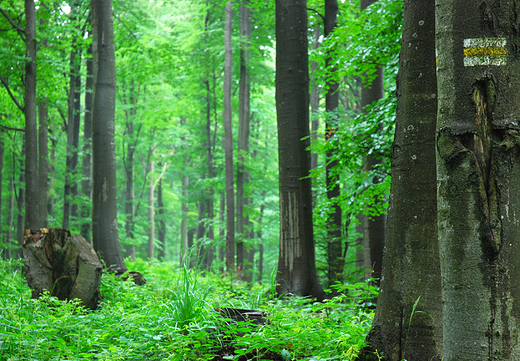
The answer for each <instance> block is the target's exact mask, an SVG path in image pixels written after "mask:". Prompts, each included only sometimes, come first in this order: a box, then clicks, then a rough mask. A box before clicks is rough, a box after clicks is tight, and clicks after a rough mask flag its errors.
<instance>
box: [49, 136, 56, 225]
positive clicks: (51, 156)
mask: <svg viewBox="0 0 520 361" xmlns="http://www.w3.org/2000/svg"><path fill="white" fill-rule="evenodd" d="M48 130H49V134H50V135H52V133H53V128H52V127H51V128H49V129H48ZM50 141H51V147H50V149H49V163H48V166H49V168H48V171H49V172H48V179H49V184H48V185H47V186H48V189H53V187H54V183H55V179H56V169H55V164H56V145H57V140H56V137H50ZM54 203H55V197H54V196H52V195H51V194H50V193H49V194H47V217H52V218H56V217H55V215H54Z"/></svg>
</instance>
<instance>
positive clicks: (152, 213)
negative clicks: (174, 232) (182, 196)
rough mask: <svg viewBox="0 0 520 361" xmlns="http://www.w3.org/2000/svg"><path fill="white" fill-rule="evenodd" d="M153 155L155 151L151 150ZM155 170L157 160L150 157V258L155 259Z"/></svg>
mask: <svg viewBox="0 0 520 361" xmlns="http://www.w3.org/2000/svg"><path fill="white" fill-rule="evenodd" d="M151 153H152V155H153V151H152V152H151ZM154 171H155V162H154V161H153V159H150V165H149V173H148V174H149V175H150V177H149V179H148V259H150V260H153V259H154V243H155V197H154V193H155V186H154V183H155V182H154V179H153V174H154Z"/></svg>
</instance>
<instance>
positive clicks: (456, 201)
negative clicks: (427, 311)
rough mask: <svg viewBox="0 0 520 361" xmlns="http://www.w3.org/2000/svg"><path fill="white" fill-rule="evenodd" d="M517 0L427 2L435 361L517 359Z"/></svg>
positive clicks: (519, 80)
mask: <svg viewBox="0 0 520 361" xmlns="http://www.w3.org/2000/svg"><path fill="white" fill-rule="evenodd" d="M518 11H519V4H518V2H517V1H513V0H506V1H498V0H493V1H485V2H474V1H469V0H459V1H453V0H441V1H437V2H436V20H437V23H436V29H437V52H438V61H439V62H438V69H437V81H438V92H439V93H438V95H439V96H438V99H439V100H438V102H439V106H438V118H437V134H436V140H437V143H436V145H437V185H438V201H437V202H438V203H437V205H438V216H437V217H438V218H437V219H438V232H439V251H440V262H441V280H442V305H443V325H444V335H443V336H444V337H443V339H444V345H443V359H444V360H460V361H465V360H497V361H498V360H500V361H509V360H511V361H512V360H519V359H520V337H519V335H518V332H517V330H518V327H519V324H520V303H519V301H520V288H519V287H518V285H517V281H516V280H517V279H519V277H520V267H518V265H519V260H520V245H519V244H518V239H519V238H520V219H519V218H518V216H517V215H516V211H517V210H518V209H519V208H520V188H519V187H518V179H520V142H519V139H520V137H519V132H520V130H519V124H520V123H519V121H520V117H519V114H520V103H519V102H518V99H519V97H520V56H519V53H518V49H517V44H519V43H520V33H519V32H518V19H517V16H516V15H514V14H518Z"/></svg>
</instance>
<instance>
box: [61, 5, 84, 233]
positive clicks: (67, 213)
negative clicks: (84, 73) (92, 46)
mask: <svg viewBox="0 0 520 361" xmlns="http://www.w3.org/2000/svg"><path fill="white" fill-rule="evenodd" d="M77 6H78V4H77V3H73V5H72V7H71V8H72V10H71V11H72V13H71V19H72V21H75V20H76V17H77V14H76V11H78V10H77ZM77 30H79V29H77ZM80 69H81V51H80V50H79V48H78V46H77V38H75V37H74V38H73V40H72V49H71V52H70V64H69V71H70V74H69V107H68V110H69V111H68V121H67V159H66V172H65V187H64V197H63V220H62V228H63V229H69V227H70V217H71V216H72V217H74V218H75V219H76V218H77V204H76V203H75V202H74V200H75V199H76V197H77V195H78V186H77V175H76V172H77V166H78V145H79V128H80V111H81V109H80V108H81V103H80V96H81V75H80Z"/></svg>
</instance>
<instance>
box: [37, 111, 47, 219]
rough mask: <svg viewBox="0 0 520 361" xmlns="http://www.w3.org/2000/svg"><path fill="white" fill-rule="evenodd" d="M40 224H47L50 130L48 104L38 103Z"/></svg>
mask: <svg viewBox="0 0 520 361" xmlns="http://www.w3.org/2000/svg"><path fill="white" fill-rule="evenodd" d="M38 121H39V125H40V127H39V129H38V213H39V217H38V219H39V221H38V223H39V224H40V225H42V226H45V225H46V224H47V194H48V191H49V176H48V173H49V138H48V134H49V129H48V126H47V122H48V121H49V114H48V108H47V103H46V102H44V101H41V102H39V103H38Z"/></svg>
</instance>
